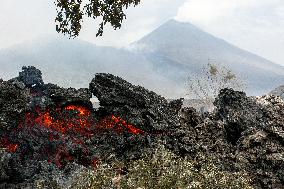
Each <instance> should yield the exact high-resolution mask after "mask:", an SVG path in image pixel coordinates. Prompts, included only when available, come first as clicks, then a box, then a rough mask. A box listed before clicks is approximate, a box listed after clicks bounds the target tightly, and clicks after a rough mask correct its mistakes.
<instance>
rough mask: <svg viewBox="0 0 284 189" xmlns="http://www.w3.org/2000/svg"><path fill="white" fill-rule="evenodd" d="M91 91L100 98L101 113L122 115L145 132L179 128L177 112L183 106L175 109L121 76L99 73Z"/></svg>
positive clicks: (160, 97) (167, 130)
mask: <svg viewBox="0 0 284 189" xmlns="http://www.w3.org/2000/svg"><path fill="white" fill-rule="evenodd" d="M90 91H91V92H92V93H93V95H94V96H96V97H97V98H98V99H99V101H100V106H101V108H100V109H101V111H105V112H106V114H114V115H117V116H121V117H122V118H123V119H125V120H127V121H129V122H130V123H131V124H134V125H135V126H137V127H139V128H140V129H142V130H144V131H146V132H169V131H170V130H172V129H177V128H178V127H179V119H178V116H177V111H176V110H177V109H180V107H179V108H177V107H174V106H173V104H169V103H168V102H167V100H166V99H165V98H164V97H162V96H159V95H157V94H156V93H154V92H151V91H149V90H147V89H145V88H143V87H140V86H135V85H132V84H130V83H129V82H127V81H125V80H123V79H122V78H120V77H117V76H114V75H112V74H105V73H99V74H96V76H95V78H94V79H93V80H92V82H91V83H90ZM175 104H178V103H175ZM181 105H182V103H180V106H181Z"/></svg>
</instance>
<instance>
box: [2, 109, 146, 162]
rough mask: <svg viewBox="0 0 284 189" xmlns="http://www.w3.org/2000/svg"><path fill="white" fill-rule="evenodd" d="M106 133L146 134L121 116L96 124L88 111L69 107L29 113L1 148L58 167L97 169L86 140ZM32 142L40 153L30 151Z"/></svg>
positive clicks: (96, 160)
mask: <svg viewBox="0 0 284 189" xmlns="http://www.w3.org/2000/svg"><path fill="white" fill-rule="evenodd" d="M104 131H111V132H114V133H115V134H123V133H129V134H133V135H139V134H140V135H143V134H145V132H144V131H142V130H141V129H138V128H136V127H135V126H134V125H132V124H129V123H127V122H126V121H125V120H123V119H122V118H121V117H119V116H115V115H112V116H107V117H106V118H104V119H102V120H101V121H98V122H95V121H94V119H93V115H92V111H91V110H90V109H89V108H87V107H85V106H81V105H68V106H65V107H58V108H54V109H52V108H49V109H47V110H41V109H40V108H35V110H34V111H33V112H27V113H26V116H25V119H24V121H23V122H22V123H20V125H19V126H18V127H17V128H16V129H14V130H13V131H9V132H10V133H6V135H7V136H6V135H5V138H4V139H0V147H3V148H5V149H6V151H8V152H10V153H20V154H22V156H23V157H25V156H26V153H27V152H29V153H30V156H29V157H37V158H39V159H41V160H47V161H48V162H50V163H54V164H56V165H57V166H58V167H63V166H65V165H66V164H67V163H68V162H70V161H76V162H77V163H80V164H83V165H89V166H93V167H96V166H97V164H98V162H99V160H98V159H96V158H95V159H94V158H93V156H92V154H90V153H91V151H92V150H90V149H89V147H90V146H89V147H88V145H86V141H88V140H89V139H91V138H92V137H96V136H98V135H100V134H102V132H104ZM107 133H109V132H107ZM17 136H24V137H23V138H21V137H20V138H17ZM27 141H28V142H27ZM30 142H31V143H33V142H34V144H35V145H37V146H35V148H34V149H39V150H37V151H36V152H34V150H32V149H29V147H28V146H29V145H30ZM20 144H21V145H20ZM74 149H79V152H78V151H75V152H74ZM33 153H37V155H34V154H33ZM78 153H79V154H78ZM26 158H28V157H26Z"/></svg>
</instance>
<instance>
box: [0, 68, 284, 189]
mask: <svg viewBox="0 0 284 189" xmlns="http://www.w3.org/2000/svg"><path fill="white" fill-rule="evenodd" d="M92 95H94V96H95V97H97V98H98V100H99V102H100V107H99V108H98V109H94V108H93V106H92V103H91V101H90V99H91V98H92ZM182 100H183V99H179V100H174V101H171V102H168V101H167V100H166V99H165V98H164V97H162V96H159V95H157V94H156V93H154V92H151V91H149V90H147V89H145V88H143V87H140V86H134V85H132V84H130V83H129V82H127V81H125V80H123V79H122V78H119V77H117V76H114V75H111V74H106V73H99V74H96V75H95V78H94V79H93V80H92V81H91V82H90V85H89V88H82V89H74V88H61V87H59V86H57V85H54V84H50V83H48V84H45V83H44V81H43V80H42V73H41V71H40V70H38V69H36V68H35V67H23V68H22V71H21V72H20V73H19V76H18V77H16V78H13V79H11V80H8V81H3V80H0V147H1V150H0V188H36V186H35V181H36V180H44V181H45V182H46V183H47V185H48V183H49V182H57V183H58V184H59V185H61V186H65V187H66V188H68V183H70V180H72V179H73V178H74V175H76V174H77V173H78V172H80V171H82V170H86V169H96V167H97V166H98V164H100V162H108V161H112V159H113V158H116V159H121V160H123V161H128V160H132V159H139V158H142V157H143V155H144V154H145V153H151V151H152V149H154V147H155V146H157V145H158V144H160V143H161V142H162V143H163V145H164V146H165V148H167V149H169V150H171V151H172V152H174V153H175V154H177V155H178V156H180V157H188V158H189V159H193V160H195V161H198V162H200V164H202V163H204V162H205V161H206V159H209V158H210V159H212V160H213V161H214V164H215V165H216V166H217V167H218V169H220V170H225V171H229V172H232V173H234V172H238V171H246V172H247V173H248V175H249V176H250V178H251V180H252V184H253V187H254V188H284V102H283V100H281V99H280V98H279V97H275V96H268V95H267V96H262V97H248V96H246V94H245V93H244V92H239V91H234V90H232V89H223V90H221V91H220V94H219V95H218V97H217V98H216V99H215V102H214V105H215V110H214V111H213V112H211V113H208V112H206V113H199V112H197V111H196V110H195V109H194V108H182ZM204 156H205V157H206V158H205V159H204V158H201V157H204Z"/></svg>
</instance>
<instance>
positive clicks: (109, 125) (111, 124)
mask: <svg viewBox="0 0 284 189" xmlns="http://www.w3.org/2000/svg"><path fill="white" fill-rule="evenodd" d="M98 127H99V128H104V129H110V130H113V131H115V132H116V133H119V134H121V133H123V132H124V131H127V132H129V133H132V134H134V135H138V134H142V135H143V134H145V132H144V131H142V130H141V129H138V128H136V127H135V126H133V125H131V124H128V123H127V122H126V121H125V120H123V119H122V118H121V117H118V116H115V115H112V116H110V117H107V118H105V119H103V120H102V121H101V123H100V124H99V125H98Z"/></svg>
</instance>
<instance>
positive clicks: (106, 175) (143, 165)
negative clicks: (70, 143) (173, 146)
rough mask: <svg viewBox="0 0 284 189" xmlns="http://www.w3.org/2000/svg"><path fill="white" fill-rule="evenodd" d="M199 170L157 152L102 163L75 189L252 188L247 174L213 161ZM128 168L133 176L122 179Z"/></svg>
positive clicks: (160, 150) (188, 162) (190, 163)
mask: <svg viewBox="0 0 284 189" xmlns="http://www.w3.org/2000/svg"><path fill="white" fill-rule="evenodd" d="M208 162H209V163H207V164H205V165H202V166H201V168H199V169H197V168H196V164H197V162H194V161H192V160H189V159H187V158H181V157H178V156H176V155H175V154H173V153H172V152H170V151H168V150H166V149H165V148H164V147H159V148H157V149H156V151H155V153H154V154H153V155H148V156H146V157H145V158H143V159H140V160H135V161H131V162H129V163H127V165H125V164H123V163H121V162H114V163H113V164H101V166H100V167H98V169H96V170H95V171H89V172H85V173H84V174H82V175H81V176H80V177H78V180H76V182H75V183H74V184H73V186H72V188H74V189H75V188H76V189H77V188H80V189H98V188H100V189H104V188H129V189H137V188H139V189H161V188H163V189H164V188H165V189H167V188H169V189H170V188H174V189H183V188H188V189H191V188H192V189H204V188H208V189H211V188H212V189H216V188H220V189H229V188H230V189H250V188H252V187H251V186H250V182H251V181H250V179H249V176H248V175H247V174H246V173H244V172H238V173H230V172H224V171H219V170H218V169H217V167H216V166H215V165H214V164H213V163H212V162H211V161H208ZM123 166H127V167H128V171H129V173H128V174H127V175H124V176H120V175H119V174H118V173H117V170H118V169H119V168H120V167H123Z"/></svg>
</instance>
